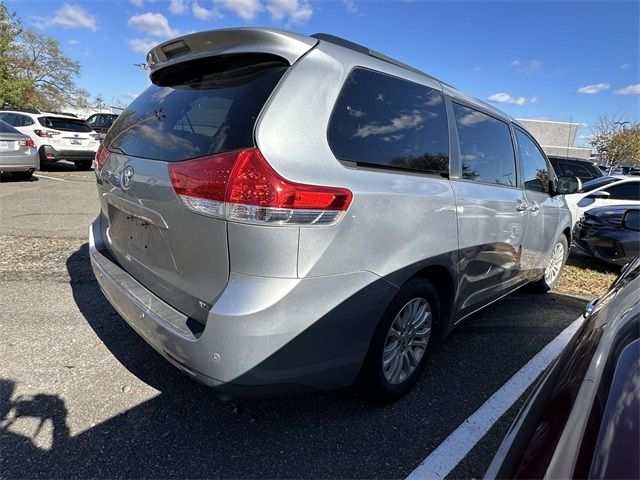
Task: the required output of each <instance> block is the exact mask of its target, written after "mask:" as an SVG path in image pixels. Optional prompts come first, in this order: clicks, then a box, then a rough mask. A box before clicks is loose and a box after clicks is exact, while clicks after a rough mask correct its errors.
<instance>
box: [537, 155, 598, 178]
mask: <svg viewBox="0 0 640 480" xmlns="http://www.w3.org/2000/svg"><path fill="white" fill-rule="evenodd" d="M549 161H550V162H551V166H552V167H553V169H554V170H555V172H556V174H557V175H564V176H574V177H578V178H579V179H580V180H581V181H582V182H583V183H584V182H588V181H589V180H593V179H594V178H600V177H603V176H604V174H603V173H602V170H600V168H598V164H597V163H596V162H592V161H589V160H582V159H580V158H565V157H554V156H550V157H549Z"/></svg>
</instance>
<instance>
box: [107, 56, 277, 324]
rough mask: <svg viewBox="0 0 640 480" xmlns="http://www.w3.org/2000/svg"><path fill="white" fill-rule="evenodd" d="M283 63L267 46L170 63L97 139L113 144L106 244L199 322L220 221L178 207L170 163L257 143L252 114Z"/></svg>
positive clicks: (218, 279) (216, 262)
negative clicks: (256, 50) (264, 50)
mask: <svg viewBox="0 0 640 480" xmlns="http://www.w3.org/2000/svg"><path fill="white" fill-rule="evenodd" d="M287 66H288V64H287V63H286V62H284V61H282V60H281V59H279V58H278V57H275V56H272V55H264V54H262V55H259V54H241V55H240V54H239V55H234V56H226V57H209V58H206V59H201V60H194V61H191V62H186V63H182V64H178V65H176V66H174V67H167V68H166V69H165V70H163V71H161V72H159V73H160V75H157V76H155V77H154V78H153V81H154V85H152V86H151V87H149V88H148V89H147V90H146V91H144V92H143V93H142V94H141V95H139V96H138V97H137V98H136V100H135V101H134V102H132V103H131V105H130V106H129V107H128V108H127V109H126V110H125V111H124V112H123V113H122V114H121V115H120V116H119V117H118V119H117V120H116V121H115V122H114V124H113V126H112V127H111V128H110V129H109V132H108V134H107V136H106V138H105V140H104V143H103V144H104V146H105V147H106V149H108V151H110V152H111V153H110V154H109V157H108V158H107V160H106V161H105V163H104V165H101V170H100V171H99V173H98V190H99V192H100V194H101V200H102V213H103V215H104V217H105V218H104V221H103V228H104V230H105V232H104V238H105V239H106V248H107V250H108V251H109V253H110V254H111V255H112V256H113V257H114V258H115V259H116V260H117V262H118V263H119V264H120V265H121V266H122V268H124V269H125V270H126V271H127V272H129V274H131V275H132V276H133V277H134V278H136V279H137V280H138V281H139V282H141V283H142V284H143V285H145V286H146V287H147V288H148V289H149V290H151V291H152V292H154V293H155V294H156V295H158V296H159V297H160V298H162V299H163V300H164V301H166V302H167V303H169V304H170V305H172V306H174V307H175V308H177V309H178V310H180V311H182V312H183V313H185V314H186V315H188V316H190V317H192V318H194V319H195V320H197V321H200V322H204V321H206V316H207V313H208V310H209V309H210V307H211V305H212V303H213V302H214V301H215V299H216V298H217V297H218V295H219V294H220V293H221V292H222V290H223V289H224V287H225V285H226V283H227V280H228V277H229V252H228V245H227V225H226V221H224V220H222V219H219V218H213V217H211V216H206V215H204V214H198V213H194V212H192V211H189V210H187V209H186V208H185V206H184V205H183V204H182V203H181V201H180V199H179V198H178V197H177V195H176V193H175V191H174V189H173V187H172V183H171V178H170V176H169V165H170V164H172V163H173V162H183V161H187V160H190V159H194V158H203V157H210V156H215V155H218V154H222V153H225V152H231V151H235V150H241V149H246V148H251V147H254V146H255V144H254V137H253V129H254V125H255V122H256V119H257V117H258V115H259V113H260V111H261V110H262V108H263V106H264V104H265V103H266V101H267V99H268V97H269V95H270V94H271V92H272V91H273V89H274V88H275V86H276V85H277V83H278V82H279V80H280V78H281V77H282V75H283V74H284V73H285V71H286V69H287ZM99 156H100V154H99Z"/></svg>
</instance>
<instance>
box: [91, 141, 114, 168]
mask: <svg viewBox="0 0 640 480" xmlns="http://www.w3.org/2000/svg"><path fill="white" fill-rule="evenodd" d="M109 153H110V152H109V150H107V149H106V148H105V147H104V145H102V144H100V147H99V148H98V152H97V153H96V167H95V170H96V172H100V171H102V168H103V167H104V164H105V162H106V161H107V158H109Z"/></svg>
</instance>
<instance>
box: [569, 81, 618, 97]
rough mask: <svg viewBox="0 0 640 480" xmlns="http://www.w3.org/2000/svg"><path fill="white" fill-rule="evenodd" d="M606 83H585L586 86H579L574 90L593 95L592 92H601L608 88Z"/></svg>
mask: <svg viewBox="0 0 640 480" xmlns="http://www.w3.org/2000/svg"><path fill="white" fill-rule="evenodd" d="M609 86H610V85H609V84H608V83H596V84H594V85H587V86H586V87H580V88H579V89H578V90H577V91H576V92H577V93H584V94H586V95H593V94H594V93H598V92H602V91H603V90H607V89H608V88H609Z"/></svg>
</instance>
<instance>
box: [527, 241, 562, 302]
mask: <svg viewBox="0 0 640 480" xmlns="http://www.w3.org/2000/svg"><path fill="white" fill-rule="evenodd" d="M568 256H569V242H567V237H565V236H564V235H562V236H560V238H559V239H558V240H556V243H555V245H554V246H553V250H552V252H551V258H550V259H549V263H548V264H547V267H546V268H545V269H544V275H543V276H542V278H541V279H540V280H538V281H537V282H536V283H535V284H534V287H535V289H536V290H538V291H539V292H541V293H545V292H548V291H549V290H551V289H552V288H553V287H555V286H556V284H557V283H558V280H559V279H560V272H561V271H562V267H563V266H564V263H565V262H566V261H567V257H568Z"/></svg>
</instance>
